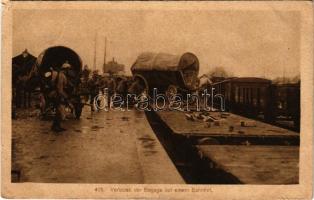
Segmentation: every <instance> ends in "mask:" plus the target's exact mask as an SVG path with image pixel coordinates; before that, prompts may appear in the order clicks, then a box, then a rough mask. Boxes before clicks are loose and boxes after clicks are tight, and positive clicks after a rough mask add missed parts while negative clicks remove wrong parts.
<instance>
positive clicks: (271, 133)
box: [156, 111, 299, 138]
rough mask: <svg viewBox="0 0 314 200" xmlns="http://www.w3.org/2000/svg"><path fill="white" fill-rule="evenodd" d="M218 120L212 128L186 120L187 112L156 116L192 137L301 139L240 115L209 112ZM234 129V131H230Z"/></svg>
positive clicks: (163, 113)
mask: <svg viewBox="0 0 314 200" xmlns="http://www.w3.org/2000/svg"><path fill="white" fill-rule="evenodd" d="M209 113H210V116H212V117H214V118H215V119H217V123H215V122H212V123H211V124H210V127H209V126H208V125H207V123H205V122H204V121H203V120H201V119H196V120H194V121H192V120H188V119H186V116H185V112H179V111H158V112H156V114H157V115H158V116H159V118H160V119H161V120H162V121H163V122H164V123H165V124H167V126H168V127H169V128H170V129H171V130H172V132H173V133H175V134H181V135H190V136H204V137H205V136H221V135H223V136H241V137H243V136H247V137H252V136H259V137H296V138H298V137H299V133H297V132H293V131H290V130H287V129H283V128H280V127H276V126H273V125H270V124H267V123H263V122H260V121H256V120H251V119H248V118H245V117H242V116H239V115H235V114H232V113H228V114H227V116H226V115H225V116H224V117H222V113H221V112H209ZM241 122H253V124H254V125H255V126H254V127H253V126H252V127H243V126H241ZM230 127H232V130H230Z"/></svg>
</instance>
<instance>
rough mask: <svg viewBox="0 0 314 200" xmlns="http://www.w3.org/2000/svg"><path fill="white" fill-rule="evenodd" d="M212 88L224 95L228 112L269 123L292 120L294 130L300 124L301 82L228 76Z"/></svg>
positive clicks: (216, 92) (215, 92)
mask: <svg viewBox="0 0 314 200" xmlns="http://www.w3.org/2000/svg"><path fill="white" fill-rule="evenodd" d="M211 87H212V89H214V94H221V95H222V96H223V98H224V100H225V108H226V110H227V111H230V112H235V113H239V114H243V115H246V116H249V117H256V118H263V119H264V120H266V121H268V122H276V121H278V120H280V119H285V120H291V121H293V126H294V129H295V130H298V129H299V127H300V83H294V84H274V83H272V82H271V80H268V79H264V78H254V77H241V78H228V79H225V80H223V81H220V82H216V83H213V84H212V85H211ZM215 100H216V99H215ZM217 103H220V102H217Z"/></svg>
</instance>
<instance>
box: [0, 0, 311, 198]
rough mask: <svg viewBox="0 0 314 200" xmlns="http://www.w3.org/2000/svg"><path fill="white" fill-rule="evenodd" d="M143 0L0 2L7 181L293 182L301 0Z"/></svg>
mask: <svg viewBox="0 0 314 200" xmlns="http://www.w3.org/2000/svg"><path fill="white" fill-rule="evenodd" d="M147 4H148V3H139V2H138V4H135V5H130V6H129V7H128V6H123V4H122V5H117V4H114V3H108V5H107V4H106V5H104V6H100V7H99V8H97V5H96V4H93V5H92V6H91V7H88V6H86V7H83V6H82V7H77V6H68V7H67V6H64V7H62V6H56V7H49V6H47V5H48V4H44V6H42V8H35V7H34V6H32V5H35V4H34V3H33V4H30V6H29V7H27V6H18V4H17V3H15V4H14V3H13V4H12V6H11V7H10V9H11V13H10V18H11V23H10V26H11V36H10V37H11V42H10V43H8V45H9V46H10V47H9V48H7V49H8V50H10V53H7V54H5V55H6V56H7V58H6V59H7V62H6V63H9V64H10V66H6V68H7V71H8V72H9V73H11V76H10V77H6V80H8V81H7V82H6V84H9V82H10V86H9V85H4V84H3V81H2V87H9V90H7V91H6V92H7V93H6V95H7V96H10V97H8V98H9V99H10V101H9V102H7V103H6V105H5V106H7V107H10V108H9V109H8V110H10V113H6V114H5V115H6V116H7V117H9V119H8V121H9V122H10V124H7V126H10V129H8V130H10V131H9V132H10V133H9V132H7V133H6V134H8V136H7V137H8V138H7V140H9V142H10V146H9V150H8V151H9V152H10V153H9V155H10V156H9V157H8V158H7V162H9V166H10V173H9V176H10V177H9V180H10V184H13V185H17V187H20V186H19V185H21V186H23V184H28V183H31V184H42V183H45V184H69V183H71V184H83V183H84V184H109V185H110V184H114V187H109V188H106V187H102V186H101V185H100V186H99V187H98V186H95V187H94V189H93V192H96V193H97V192H98V193H101V192H104V191H105V192H109V193H115V192H116V193H118V194H120V193H125V195H126V193H128V192H130V193H131V194H132V192H141V193H142V194H145V193H146V194H149V195H150V194H154V195H166V194H164V193H167V192H168V194H170V193H171V194H173V193H176V192H181V193H182V194H181V195H183V194H184V193H185V192H187V193H189V195H193V193H198V194H201V193H202V194H203V193H207V194H209V193H213V192H214V189H213V188H211V187H210V186H211V185H213V186H217V187H219V186H223V185H229V186H235V187H236V186H237V185H248V186H250V185H255V186H261V185H264V186H265V185H266V186H267V185H269V186H276V185H277V186H281V187H282V186H284V187H286V186H287V187H289V186H296V187H297V186H298V185H301V184H303V183H304V180H303V178H302V176H301V175H302V173H301V170H302V166H303V164H301V161H300V155H302V148H300V147H302V143H301V141H303V142H304V141H305V140H306V141H308V142H310V141H309V140H312V139H311V137H312V136H311V134H312V132H311V131H312V130H311V126H312V125H311V123H310V122H311V121H310V119H311V117H312V115H311V114H310V115H309V114H307V115H309V117H308V118H307V117H304V116H303V114H302V115H301V113H303V112H311V111H306V109H308V108H312V107H311V106H308V107H307V106H306V105H308V104H312V97H311V98H306V97H304V96H302V95H305V92H304V91H303V90H302V88H303V89H304V88H306V87H308V89H310V88H312V86H313V85H308V83H309V81H312V78H307V77H306V75H302V73H304V69H308V68H311V67H312V66H311V65H306V66H305V64H304V63H305V62H304V58H307V60H308V61H309V62H308V63H310V64H312V63H311V61H312V60H311V59H312V57H310V58H311V59H309V58H308V57H304V55H303V54H305V52H304V47H303V45H304V41H306V40H304V38H305V37H307V38H308V36H307V35H306V36H304V34H305V33H306V34H309V33H311V34H312V32H310V31H312V28H309V27H310V24H311V21H307V17H311V15H309V16H306V15H304V13H306V12H305V11H304V10H307V12H308V10H309V9H308V8H309V7H311V4H309V5H308V4H306V3H305V4H304V3H303V4H302V3H296V2H295V3H288V4H291V5H290V6H285V5H284V4H280V3H278V4H274V5H279V6H277V7H275V6H273V7H272V6H269V7H268V6H264V7H261V9H257V7H254V6H253V9H252V7H250V6H248V7H241V6H238V7H236V6H235V7H234V8H238V9H229V8H228V7H224V8H223V7H221V6H220V7H219V6H218V8H216V7H215V6H211V3H200V4H198V3H191V5H190V6H189V5H187V4H184V3H177V5H176V3H170V6H169V5H167V4H165V5H166V6H164V7H162V6H161V5H162V4H158V3H157V4H152V5H149V4H148V5H147ZM247 4H249V3H247ZM142 5H143V7H141V6H142ZM250 5H252V4H250ZM304 27H305V28H307V29H305V28H304ZM309 30H310V31H309ZM308 41H309V42H310V41H311V40H308ZM311 47H312V46H311ZM8 55H10V56H8ZM311 56H312V55H311ZM305 71H306V70H305ZM308 72H310V73H312V71H311V70H310V71H308ZM2 75H3V76H6V75H4V74H2ZM307 75H308V76H311V75H310V74H309V73H308V74H307ZM304 77H305V78H304ZM301 85H302V87H301ZM311 93H312V91H309V92H308V96H310V95H311ZM2 95H3V94H2ZM305 96H306V95H305ZM306 99H307V100H308V101H306ZM301 119H302V120H301ZM304 120H306V121H307V120H308V122H309V123H310V124H309V125H308V128H306V127H304V125H302V124H303V123H305V124H308V123H306V122H304ZM301 122H302V123H301ZM304 134H306V135H307V136H306V137H305V136H304ZM303 137H304V138H303ZM311 148H312V147H311V146H309V149H304V152H308V153H307V155H311V154H310V153H309V151H310V152H311ZM303 159H309V161H310V160H311V158H304V157H303ZM303 162H305V161H304V160H303ZM310 166H311V165H310ZM303 175H304V173H303ZM309 175H311V173H310V172H309ZM303 177H304V176H303ZM309 178H311V176H310V177H309ZM124 184H136V185H142V187H139V188H137V189H136V188H135V189H134V188H132V187H124ZM155 184H157V185H162V184H165V185H169V186H171V185H170V184H175V185H176V187H175V188H168V189H164V188H159V187H152V186H155ZM180 186H182V187H180ZM189 186H192V187H189ZM194 186H195V187H194ZM136 190H138V191H136ZM176 190H177V191H176ZM291 191H292V190H291ZM131 197H132V196H131ZM142 197H144V196H142ZM155 197H157V196H155ZM159 197H160V196H159ZM164 197H166V196H164ZM297 197H298V196H297Z"/></svg>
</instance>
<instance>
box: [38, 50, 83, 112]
mask: <svg viewBox="0 0 314 200" xmlns="http://www.w3.org/2000/svg"><path fill="white" fill-rule="evenodd" d="M64 63H67V64H68V65H69V68H68V69H67V72H66V73H65V76H66V78H67V84H66V86H65V88H64V90H65V92H66V93H67V95H68V99H67V107H68V108H71V109H70V110H71V111H72V110H73V111H74V114H75V117H76V118H80V116H81V112H82V108H83V105H84V103H83V98H82V95H83V94H81V92H80V84H81V80H80V77H81V72H82V62H81V58H80V57H79V55H78V54H77V53H76V52H75V51H73V50H72V49H70V48H68V47H64V46H54V47H50V48H48V49H46V50H44V51H43V52H42V53H41V54H40V55H39V56H38V58H37V61H36V64H35V66H36V68H37V70H38V74H39V76H40V77H41V80H42V83H41V92H42V94H43V98H44V100H45V102H46V103H45V104H44V105H45V108H44V109H43V110H44V111H48V110H49V109H50V108H53V106H52V105H53V102H52V100H51V99H50V98H49V97H48V91H49V87H51V86H49V84H48V85H47V84H45V81H44V80H45V78H46V77H45V75H46V74H47V72H48V73H49V72H51V71H52V70H54V71H60V70H61V68H62V65H64ZM47 87H48V88H47Z"/></svg>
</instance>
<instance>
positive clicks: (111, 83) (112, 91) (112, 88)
mask: <svg viewBox="0 0 314 200" xmlns="http://www.w3.org/2000/svg"><path fill="white" fill-rule="evenodd" d="M107 88H108V105H109V106H110V103H111V97H112V96H113V95H114V94H115V92H116V82H115V80H114V78H112V77H109V78H108V81H107Z"/></svg>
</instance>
